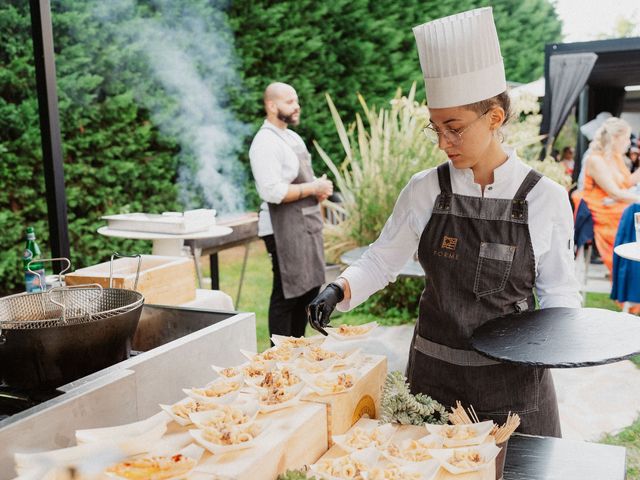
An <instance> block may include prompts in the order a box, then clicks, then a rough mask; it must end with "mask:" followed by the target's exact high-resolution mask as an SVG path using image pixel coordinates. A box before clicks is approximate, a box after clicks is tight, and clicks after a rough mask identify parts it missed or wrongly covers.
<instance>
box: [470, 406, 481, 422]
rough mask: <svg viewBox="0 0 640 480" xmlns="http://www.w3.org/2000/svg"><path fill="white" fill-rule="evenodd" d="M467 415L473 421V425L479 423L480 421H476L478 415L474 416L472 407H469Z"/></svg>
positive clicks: (474, 412)
mask: <svg viewBox="0 0 640 480" xmlns="http://www.w3.org/2000/svg"><path fill="white" fill-rule="evenodd" d="M469 408H470V410H469V414H470V415H471V418H472V419H473V422H474V423H480V420H479V419H478V415H476V411H475V410H474V409H473V405H469Z"/></svg>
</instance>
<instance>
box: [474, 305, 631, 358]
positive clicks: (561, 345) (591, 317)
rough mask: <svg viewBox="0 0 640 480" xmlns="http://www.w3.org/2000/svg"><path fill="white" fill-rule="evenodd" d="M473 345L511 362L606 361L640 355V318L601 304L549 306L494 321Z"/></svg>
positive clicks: (483, 327)
mask: <svg viewBox="0 0 640 480" xmlns="http://www.w3.org/2000/svg"><path fill="white" fill-rule="evenodd" d="M471 345H472V346H473V348H474V349H475V350H477V351H478V352H480V353H482V354H483V355H485V356H487V357H489V358H492V359H494V360H499V361H501V362H505V363H515V364H520V365H530V366H532V367H549V368H573V367H588V366H592V365H602V364H605V363H612V362H618V361H620V360H624V359H627V358H629V357H631V356H633V355H636V354H638V353H640V320H639V319H638V317H636V316H635V315H630V314H626V313H620V312H613V311H611V310H603V309H599V308H545V309H542V310H535V311H530V312H524V313H518V314H516V313H514V314H511V315H507V316H504V317H500V318H497V319H495V320H492V321H490V322H488V323H486V324H485V325H483V326H482V327H480V328H478V329H477V330H476V331H475V332H474V334H473V337H472V339H471Z"/></svg>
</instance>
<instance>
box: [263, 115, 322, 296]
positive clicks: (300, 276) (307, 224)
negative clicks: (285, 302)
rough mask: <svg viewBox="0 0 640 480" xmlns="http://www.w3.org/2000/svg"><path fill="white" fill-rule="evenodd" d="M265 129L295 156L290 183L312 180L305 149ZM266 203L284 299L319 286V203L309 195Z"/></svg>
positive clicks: (320, 243)
mask: <svg viewBox="0 0 640 480" xmlns="http://www.w3.org/2000/svg"><path fill="white" fill-rule="evenodd" d="M263 128H264V127H263ZM265 130H267V131H270V132H273V134H274V135H276V136H278V137H279V138H280V139H281V140H282V141H283V142H284V143H285V144H286V145H287V146H288V147H289V148H291V149H292V150H293V151H294V152H295V154H296V156H297V157H298V161H299V162H300V170H299V171H298V176H297V177H296V178H295V179H294V180H293V182H292V183H293V184H297V183H307V182H312V181H313V179H314V177H313V170H312V168H311V154H310V153H309V152H308V151H307V148H306V147H305V146H304V145H300V146H296V147H292V146H291V145H289V143H288V142H287V141H286V140H285V138H284V137H282V136H281V135H280V134H279V133H278V132H276V131H275V130H273V129H271V128H265ZM268 205H269V215H270V216H271V225H273V235H274V237H275V241H276V252H277V256H278V266H279V267H280V275H281V278H282V290H283V292H284V298H287V299H288V298H295V297H299V296H301V295H304V294H305V293H307V292H308V291H309V290H311V289H312V288H315V287H319V286H320V285H322V284H323V283H324V279H325V275H324V246H323V241H322V215H321V213H320V204H319V203H318V200H317V199H316V197H315V196H314V195H311V196H309V197H306V198H303V199H301V200H297V201H294V202H289V203H280V204H276V203H269V204H268Z"/></svg>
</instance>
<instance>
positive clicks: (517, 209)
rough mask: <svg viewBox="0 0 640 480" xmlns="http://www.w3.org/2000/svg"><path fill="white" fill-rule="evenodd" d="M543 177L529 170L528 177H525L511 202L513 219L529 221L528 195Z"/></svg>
mask: <svg viewBox="0 0 640 480" xmlns="http://www.w3.org/2000/svg"><path fill="white" fill-rule="evenodd" d="M541 178H542V175H541V174H540V173H538V172H536V171H535V170H533V169H531V170H529V173H527V176H526V177H524V180H523V181H522V183H521V184H520V188H518V191H517V192H516V194H515V196H514V197H513V201H512V202H511V218H512V219H513V220H516V221H526V220H527V218H526V217H527V200H526V198H527V195H529V192H530V191H531V189H532V188H533V187H535V186H536V184H537V183H538V182H539V181H540V179H541Z"/></svg>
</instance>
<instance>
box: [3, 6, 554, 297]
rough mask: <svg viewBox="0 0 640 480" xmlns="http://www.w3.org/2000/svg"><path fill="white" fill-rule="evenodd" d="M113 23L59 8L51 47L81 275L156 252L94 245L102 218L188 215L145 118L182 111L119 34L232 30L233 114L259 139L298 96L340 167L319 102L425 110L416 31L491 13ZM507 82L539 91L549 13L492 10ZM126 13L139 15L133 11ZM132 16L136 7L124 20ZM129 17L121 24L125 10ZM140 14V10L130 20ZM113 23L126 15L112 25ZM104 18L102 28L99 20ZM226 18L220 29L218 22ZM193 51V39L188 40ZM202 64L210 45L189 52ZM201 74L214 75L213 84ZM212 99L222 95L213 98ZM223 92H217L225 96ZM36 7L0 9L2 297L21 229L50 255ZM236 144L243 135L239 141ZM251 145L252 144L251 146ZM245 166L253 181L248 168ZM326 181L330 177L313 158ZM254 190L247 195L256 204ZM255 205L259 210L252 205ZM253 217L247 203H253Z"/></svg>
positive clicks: (288, 13) (359, 11)
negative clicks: (392, 103) (409, 100)
mask: <svg viewBox="0 0 640 480" xmlns="http://www.w3.org/2000/svg"><path fill="white" fill-rule="evenodd" d="M103 3H104V5H109V6H115V8H116V13H117V14H116V15H114V16H112V17H110V18H109V19H108V21H104V19H103V21H101V20H100V18H99V13H100V9H99V8H97V7H96V5H100V2H96V1H92V0H53V1H52V2H51V7H52V11H53V15H52V17H53V23H54V44H55V51H56V68H57V80H58V96H59V110H60V123H61V130H62V139H63V151H64V168H65V182H66V188H67V201H68V218H69V231H70V237H71V251H72V261H73V264H74V267H76V268H77V267H81V266H84V265H87V264H93V263H96V262H98V261H101V260H104V259H105V258H106V257H107V256H108V254H109V253H110V252H111V251H113V250H116V249H118V250H125V251H134V250H135V251H138V252H141V253H145V252H148V250H149V245H148V243H145V242H131V241H124V240H115V239H107V238H103V237H100V236H99V235H97V234H96V229H97V227H98V226H99V225H100V224H102V222H101V221H100V216H101V215H103V214H107V213H117V212H123V211H149V212H158V211H163V210H173V209H178V208H180V205H179V202H178V189H177V187H176V179H177V176H178V173H177V172H178V169H179V168H180V167H181V162H187V163H188V161H189V158H188V157H187V158H185V157H184V155H183V153H184V152H181V150H180V148H179V146H178V144H177V142H176V139H175V138H174V136H173V135H172V134H171V132H167V131H166V130H162V131H161V130H160V125H159V122H158V121H157V119H155V120H154V118H153V116H152V115H151V114H150V108H151V107H152V106H154V105H158V104H161V105H163V106H164V107H166V109H165V111H166V112H167V113H166V115H167V116H168V118H171V112H172V108H173V109H174V110H173V111H175V109H176V108H178V107H177V106H176V102H175V99H172V97H171V95H170V93H171V92H167V91H166V90H164V89H163V88H162V85H161V84H160V83H159V82H158V81H157V80H156V79H155V78H154V75H153V72H152V71H151V69H150V68H149V66H148V65H147V64H146V63H145V62H144V61H143V60H142V58H141V57H140V55H139V45H137V44H136V42H134V41H132V40H131V38H123V37H122V36H121V35H120V34H119V33H118V29H116V28H115V26H117V25H118V23H119V22H123V21H127V20H128V19H129V18H130V15H131V13H132V12H133V13H135V14H136V15H142V16H148V17H162V16H165V17H166V18H164V21H165V23H166V24H169V25H170V24H171V23H172V19H171V18H168V17H167V16H168V15H176V16H177V17H176V19H178V20H179V19H180V18H181V17H180V15H181V12H182V8H183V7H185V6H187V5H188V6H189V8H191V9H194V8H195V9H196V10H197V12H198V15H199V16H200V17H201V18H204V19H206V20H207V22H209V23H211V24H212V25H213V24H216V23H217V22H220V19H221V18H223V19H224V17H225V16H226V18H227V20H228V22H229V25H230V27H231V29H232V31H233V36H234V41H235V47H236V55H237V59H238V68H239V70H240V72H239V73H240V75H241V77H242V81H241V82H239V83H238V84H237V85H232V86H230V87H229V92H228V95H229V98H230V102H231V104H230V105H231V108H232V109H233V110H234V111H235V113H236V114H237V115H238V116H239V117H240V119H241V120H243V121H245V122H247V123H250V124H252V125H253V126H254V128H256V127H257V126H258V125H259V123H260V122H261V121H262V118H263V109H262V99H261V96H262V91H263V90H264V88H265V86H266V85H267V84H268V83H269V82H270V81H273V80H280V81H285V82H288V83H291V84H292V85H293V86H295V87H296V89H297V90H298V92H299V94H300V98H301V102H302V106H303V117H302V124H301V125H300V128H299V129H298V130H299V132H300V133H301V134H302V136H303V137H304V138H305V140H306V141H307V143H308V144H309V145H310V144H311V142H312V141H313V140H314V139H315V140H318V142H319V143H320V144H321V145H322V146H323V148H325V150H326V151H327V152H328V153H329V154H330V155H332V156H335V155H337V154H339V153H340V146H339V142H338V141H337V137H336V134H335V130H334V126H333V122H332V120H331V116H330V114H329V112H328V109H327V107H326V103H325V101H324V94H325V93H329V94H330V95H331V96H332V98H333V99H334V101H335V104H336V107H337V109H338V111H340V113H341V115H343V118H344V119H345V121H346V122H350V121H351V120H352V119H353V118H354V113H355V108H354V106H355V105H356V104H357V102H356V101H355V99H356V97H355V95H356V92H359V93H361V94H362V95H363V96H364V97H365V98H366V99H367V101H368V103H369V104H371V105H377V106H379V107H382V106H386V102H388V99H390V98H392V97H393V93H394V92H395V90H396V89H397V88H398V87H401V88H402V89H403V90H405V91H406V90H408V89H409V87H410V86H411V84H412V83H413V82H414V81H417V82H418V85H419V91H418V94H417V96H418V98H424V93H423V90H422V89H423V87H422V82H421V73H420V69H419V64H418V59H417V53H416V48H415V44H414V40H413V34H412V32H411V27H412V26H414V25H417V24H419V23H422V22H425V21H428V20H430V19H433V18H437V17H440V16H444V15H447V14H451V13H455V12H459V11H462V10H465V9H468V8H473V7H476V6H480V5H486V4H488V3H489V2H488V1H471V0H459V1H456V2H454V1H452V0H442V1H438V2H436V1H433V0H428V1H424V0H421V1H419V0H406V1H403V2H397V1H395V0H376V1H373V0H348V1H347V0H335V1H332V2H317V1H314V0H296V1H292V0H287V1H273V0H250V1H249V0H231V1H229V2H225V1H224V0H171V1H168V0H113V1H110V2H103ZM491 4H492V5H493V6H494V9H495V16H496V22H497V24H498V31H499V34H500V37H501V40H502V51H503V56H504V57H505V64H506V69H507V77H508V78H509V79H511V80H517V81H529V80H534V79H535V78H537V76H539V74H540V73H541V71H542V62H543V53H542V52H543V45H544V43H546V42H550V41H555V40H558V36H559V32H560V24H559V21H558V20H557V18H556V16H555V13H554V12H553V9H552V7H551V6H550V4H549V3H548V1H547V0H523V1H519V0H518V1H516V0H496V1H493V2H491ZM131 5H132V6H133V7H131ZM125 6H128V7H127V8H128V9H127V8H125ZM119 7H122V9H121V10H117V8H119ZM131 8H133V10H131ZM118 12H119V13H118ZM97 14H98V15H97ZM221 16H222V17H221ZM187 43H188V39H187ZM195 47H197V48H200V51H201V52H202V51H205V52H206V49H207V47H208V46H207V45H199V46H195ZM205 73H206V72H205ZM212 88H216V87H215V86H212ZM221 88H222V87H221ZM37 112H38V109H37V102H36V93H35V75H34V67H33V50H32V45H31V38H30V15H29V6H28V2H24V1H21V0H2V1H1V2H0V229H1V230H2V235H1V236H0V249H2V251H3V255H2V256H1V257H0V292H3V293H8V292H9V291H12V290H15V289H19V288H21V285H22V273H21V268H20V256H21V250H22V243H23V232H24V227H26V226H28V225H33V226H35V228H36V232H37V236H38V240H39V242H40V243H41V245H42V246H43V247H44V249H45V251H46V250H47V249H46V246H47V244H48V227H47V221H46V218H47V215H46V201H45V190H44V179H43V172H42V159H41V147H40V130H39V122H38V115H37ZM238 135H244V134H243V133H242V132H239V133H238ZM245 141H246V142H249V141H250V138H249V137H246V138H245ZM239 161H241V162H243V163H244V165H245V168H246V165H247V158H246V154H244V155H241V156H240V159H239ZM315 163H316V167H317V168H318V170H324V167H323V166H322V165H321V162H320V160H319V158H318V157H317V156H316V158H315ZM251 189H252V182H251V180H249V182H248V184H247V191H248V192H251ZM256 200H257V199H256V197H255V194H254V195H253V201H254V202H253V203H255V201H256ZM249 204H251V202H249Z"/></svg>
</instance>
